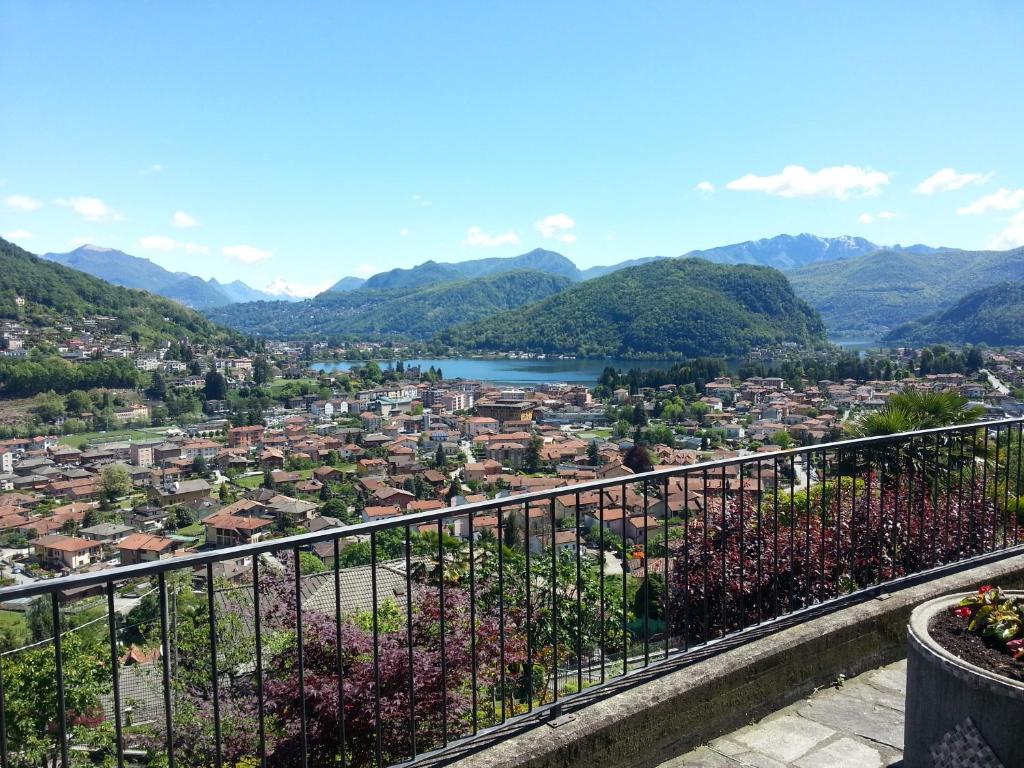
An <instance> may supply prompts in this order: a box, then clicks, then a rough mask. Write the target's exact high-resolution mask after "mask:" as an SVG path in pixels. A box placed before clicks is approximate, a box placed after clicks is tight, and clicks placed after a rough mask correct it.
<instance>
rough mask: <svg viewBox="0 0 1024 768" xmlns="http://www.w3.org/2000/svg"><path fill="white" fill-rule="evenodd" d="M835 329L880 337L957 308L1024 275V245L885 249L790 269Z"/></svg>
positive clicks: (831, 329) (804, 296) (796, 285)
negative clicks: (983, 290)
mask: <svg viewBox="0 0 1024 768" xmlns="http://www.w3.org/2000/svg"><path fill="white" fill-rule="evenodd" d="M787 276H788V277H789V281H790V282H791V283H792V284H793V290H794V291H796V294H797V295H798V296H800V298H802V299H803V300H804V301H806V302H807V303H808V304H810V305H811V306H812V307H814V308H815V309H817V310H818V311H819V312H820V313H821V315H822V317H823V318H824V319H825V324H826V325H827V326H828V329H829V332H830V334H832V335H833V336H846V337H860V336H864V337H869V338H880V337H881V336H884V335H885V334H886V333H888V332H889V331H890V330H892V329H893V328H895V327H896V326H899V325H901V324H902V323H907V322H910V321H912V320H917V319H918V318H921V317H924V316H925V315H930V314H933V313H935V312H939V311H941V310H943V309H947V308H949V307H951V306H952V305H953V304H954V303H955V302H956V301H957V299H959V298H960V297H961V296H963V295H964V294H966V293H968V292H970V291H974V290H977V289H979V288H987V287H990V286H993V285H996V284H998V283H1002V282H1004V281H1006V280H1024V248H1017V249H1016V250H1012V251H955V250H943V251H938V252H934V253H913V252H910V251H906V250H904V251H893V250H884V251H879V252H878V253H872V254H868V255H865V256H857V257H853V258H848V259H841V260H839V261H830V262H822V263H820V264H811V265H808V266H805V267H801V268H800V269H796V270H793V271H792V272H789V273H787Z"/></svg>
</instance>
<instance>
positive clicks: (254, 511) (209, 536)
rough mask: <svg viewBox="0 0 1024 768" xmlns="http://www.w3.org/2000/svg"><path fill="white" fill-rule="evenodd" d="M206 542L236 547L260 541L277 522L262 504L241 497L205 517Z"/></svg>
mask: <svg viewBox="0 0 1024 768" xmlns="http://www.w3.org/2000/svg"><path fill="white" fill-rule="evenodd" d="M202 522H203V525H204V526H206V543H207V544H213V545H215V546H218V547H234V546H238V545H240V544H252V543H254V542H257V541H259V540H260V539H261V538H262V537H263V535H264V534H265V533H266V532H267V529H268V528H271V527H272V526H273V525H274V524H275V522H276V521H275V520H274V518H272V517H267V516H266V512H265V508H264V506H263V505H262V504H260V503H258V502H255V501H251V500H250V499H239V500H238V501H236V502H235V503H234V504H229V505H228V506H226V507H224V508H223V509H221V510H220V511H218V512H214V513H213V514H212V515H210V516H208V517H206V518H204V519H203V521H202Z"/></svg>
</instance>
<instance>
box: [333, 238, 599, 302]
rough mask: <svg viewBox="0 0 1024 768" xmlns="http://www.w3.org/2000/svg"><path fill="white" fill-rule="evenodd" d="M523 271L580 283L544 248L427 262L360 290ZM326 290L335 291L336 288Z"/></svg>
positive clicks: (577, 274) (562, 261) (567, 265)
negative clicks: (466, 258) (507, 255)
mask: <svg viewBox="0 0 1024 768" xmlns="http://www.w3.org/2000/svg"><path fill="white" fill-rule="evenodd" d="M524 269H525V270H533V271H537V272H544V273H546V274H549V275H561V276H563V277H568V278H570V279H572V280H579V279H580V271H579V269H577V267H576V265H575V264H573V263H572V262H571V261H569V259H567V258H566V257H565V256H563V255H562V254H560V253H555V252H554V251H545V250H544V249H543V248H535V249H534V250H532V251H530V252H529V253H524V254H521V255H519V256H512V257H509V258H487V259H472V260H470V261H459V262H446V263H439V262H436V261H426V262H424V263H422V264H418V265H417V266H415V267H411V268H409V269H392V270H389V271H388V272H380V273H378V274H376V275H374V276H373V277H371V278H369V279H368V280H367V281H366V282H365V283H364V284H363V286H362V287H363V288H367V289H369V290H390V289H394V288H424V287H426V286H428V285H437V284H439V283H450V282H453V281H455V280H470V279H473V278H477V277H487V276H488V275H497V274H501V273H503V272H516V271H519V270H524ZM346 279H349V278H346ZM328 290H329V291H335V290H337V286H334V287H332V288H330V289H328Z"/></svg>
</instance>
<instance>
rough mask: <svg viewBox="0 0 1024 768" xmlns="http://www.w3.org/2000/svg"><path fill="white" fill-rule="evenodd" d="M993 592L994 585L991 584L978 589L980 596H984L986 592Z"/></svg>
mask: <svg viewBox="0 0 1024 768" xmlns="http://www.w3.org/2000/svg"><path fill="white" fill-rule="evenodd" d="M991 591H992V585H991V584H986V585H985V586H983V587H980V588H979V589H978V594H979V595H984V594H985V593H986V592H991Z"/></svg>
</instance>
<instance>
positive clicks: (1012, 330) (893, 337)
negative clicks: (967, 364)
mask: <svg viewBox="0 0 1024 768" xmlns="http://www.w3.org/2000/svg"><path fill="white" fill-rule="evenodd" d="M885 341H886V342H887V343H889V344H913V345H923V344H935V343H948V344H988V345H990V346H997V347H998V346H1006V345H1019V344H1024V282H1022V281H1019V280H1018V281H1015V282H1006V283H999V284H998V285H993V286H990V287H988V288H982V289H980V290H977V291H972V292H971V293H968V294H967V295H966V296H963V297H961V298H960V299H959V300H958V301H957V302H956V303H955V304H953V306H951V307H949V308H948V309H945V310H943V311H941V312H936V313H934V314H932V315H928V316H926V317H922V318H921V319H919V320H915V321H913V322H910V323H904V324H903V325H901V326H899V327H897V328H894V329H893V330H892V331H891V332H890V333H889V334H888V335H886V337H885Z"/></svg>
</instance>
